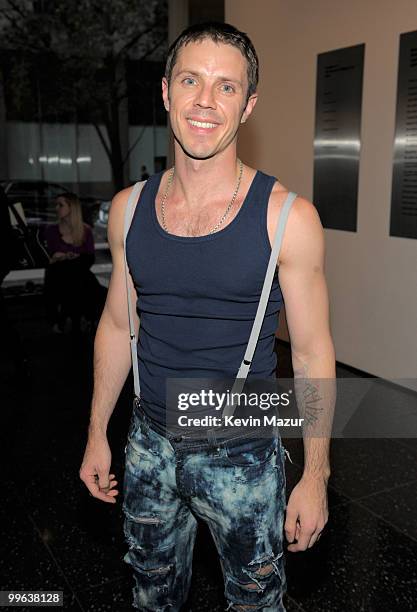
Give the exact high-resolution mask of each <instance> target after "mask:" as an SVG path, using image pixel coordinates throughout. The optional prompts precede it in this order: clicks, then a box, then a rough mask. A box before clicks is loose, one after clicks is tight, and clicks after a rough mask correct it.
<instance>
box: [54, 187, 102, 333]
mask: <svg viewBox="0 0 417 612" xmlns="http://www.w3.org/2000/svg"><path fill="white" fill-rule="evenodd" d="M56 212H57V216H58V222H57V223H54V224H52V225H49V226H48V227H47V228H46V231H45V239H46V243H47V249H48V252H49V255H50V258H51V259H50V263H49V266H48V267H47V268H46V270H45V298H46V307H47V316H48V320H49V321H50V323H51V325H52V328H53V331H55V332H57V333H59V332H62V331H64V327H65V323H66V320H67V318H70V319H71V321H72V329H73V330H74V331H78V330H79V328H80V321H81V316H82V315H84V316H85V317H86V318H87V319H89V320H92V319H93V318H94V311H95V309H96V300H95V292H96V291H97V285H98V286H99V287H101V285H99V283H98V281H97V279H96V278H95V276H94V274H93V273H92V272H91V271H90V268H91V266H92V265H93V263H94V260H95V253H94V237H93V232H92V230H91V227H90V226H89V225H87V224H86V223H84V222H83V218H82V210H81V203H80V200H79V198H78V196H77V195H76V194H74V193H63V194H62V195H60V196H59V197H58V198H57V199H56Z"/></svg>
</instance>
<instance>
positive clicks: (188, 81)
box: [183, 77, 195, 85]
mask: <svg viewBox="0 0 417 612" xmlns="http://www.w3.org/2000/svg"><path fill="white" fill-rule="evenodd" d="M183 83H185V84H186V85H194V83H195V79H193V78H191V77H187V78H186V79H184V80H183Z"/></svg>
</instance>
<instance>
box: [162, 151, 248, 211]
mask: <svg viewBox="0 0 417 612" xmlns="http://www.w3.org/2000/svg"><path fill="white" fill-rule="evenodd" d="M237 170H238V163H237V158H236V150H235V149H234V150H233V151H230V152H227V153H226V152H224V153H222V154H219V155H216V156H214V157H212V158H210V159H204V160H198V159H192V158H190V157H188V156H186V155H185V154H184V153H183V151H181V152H180V153H179V154H177V155H176V157H175V177H174V181H173V185H172V188H171V196H170V197H171V198H173V199H175V200H181V201H183V202H185V203H186V204H187V205H188V206H189V207H190V209H194V210H195V209H198V208H200V207H204V206H205V205H206V204H207V203H209V201H210V200H213V199H214V200H215V199H217V198H219V199H227V197H228V196H229V195H230V193H233V190H234V189H235V187H236V180H237Z"/></svg>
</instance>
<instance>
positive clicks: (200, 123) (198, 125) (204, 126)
mask: <svg viewBox="0 0 417 612" xmlns="http://www.w3.org/2000/svg"><path fill="white" fill-rule="evenodd" d="M187 121H188V123H189V124H190V125H192V126H194V127H196V128H200V129H204V130H209V129H213V128H215V127H217V125H218V124H217V123H210V122H209V121H196V120H195V119H187Z"/></svg>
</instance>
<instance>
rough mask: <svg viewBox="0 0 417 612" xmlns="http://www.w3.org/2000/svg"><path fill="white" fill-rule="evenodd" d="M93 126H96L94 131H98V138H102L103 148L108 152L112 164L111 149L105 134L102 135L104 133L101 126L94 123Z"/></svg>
mask: <svg viewBox="0 0 417 612" xmlns="http://www.w3.org/2000/svg"><path fill="white" fill-rule="evenodd" d="M93 126H94V129H95V130H96V132H97V134H98V137H99V138H100V141H101V144H102V145H103V148H104V150H105V151H106V153H107V155H108V157H109V160H110V163H111V160H112V153H111V149H110V147H109V145H108V144H107V142H106V139H105V138H104V135H103V133H102V131H101V129H100V126H99V125H98V124H97V123H95V122H94V123H93Z"/></svg>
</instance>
